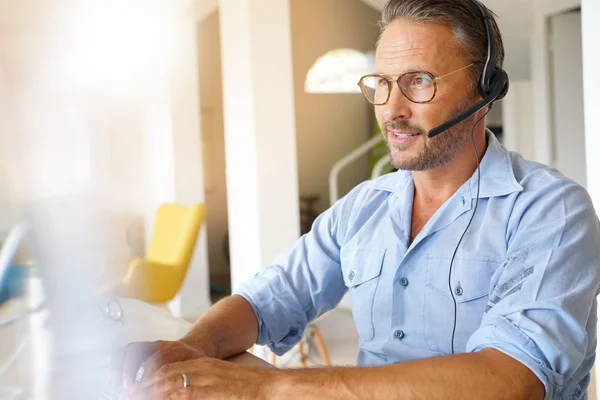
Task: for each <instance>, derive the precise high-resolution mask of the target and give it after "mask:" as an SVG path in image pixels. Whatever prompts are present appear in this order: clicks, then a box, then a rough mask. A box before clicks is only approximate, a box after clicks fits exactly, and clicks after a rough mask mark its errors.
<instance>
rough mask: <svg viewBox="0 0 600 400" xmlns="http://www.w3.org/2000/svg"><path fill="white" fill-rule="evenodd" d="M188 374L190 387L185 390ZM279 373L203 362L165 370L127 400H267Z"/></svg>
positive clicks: (179, 364) (133, 390)
mask: <svg viewBox="0 0 600 400" xmlns="http://www.w3.org/2000/svg"><path fill="white" fill-rule="evenodd" d="M182 373H183V374H186V375H187V376H188V379H189V386H188V387H186V388H184V387H183V377H182V375H181V374H182ZM276 374H278V371H276V370H269V369H263V368H258V367H247V366H241V365H236V364H232V363H230V362H227V361H221V360H217V359H212V358H200V359H196V360H191V361H184V362H177V363H174V364H169V365H164V366H162V367H161V368H160V369H159V370H158V371H157V372H156V373H154V374H153V375H152V376H150V377H148V379H144V380H143V381H142V382H139V383H136V384H134V385H133V386H132V387H131V388H130V389H129V390H127V391H126V392H125V393H124V395H123V397H122V398H124V399H126V400H180V399H181V400H183V399H185V400H199V399H224V400H225V399H227V400H230V399H267V398H271V396H270V395H271V384H272V383H273V382H274V377H275V375H276Z"/></svg>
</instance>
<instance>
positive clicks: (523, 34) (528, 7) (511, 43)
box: [362, 0, 534, 80]
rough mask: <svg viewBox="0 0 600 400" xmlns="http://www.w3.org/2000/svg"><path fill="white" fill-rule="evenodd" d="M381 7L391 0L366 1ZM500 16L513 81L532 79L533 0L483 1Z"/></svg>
mask: <svg viewBox="0 0 600 400" xmlns="http://www.w3.org/2000/svg"><path fill="white" fill-rule="evenodd" d="M362 1H364V2H365V3H367V4H369V5H371V6H372V7H374V8H375V9H377V10H381V9H382V8H383V5H384V4H385V3H386V1H387V0H362ZM482 2H483V3H484V4H485V5H486V6H488V8H489V9H490V10H492V11H493V12H494V13H496V15H498V23H499V24H500V30H501V31H502V35H503V37H504V45H505V47H506V62H505V69H506V70H507V72H508V74H509V75H510V77H511V78H512V79H513V80H520V79H529V78H530V75H531V72H530V64H531V56H530V53H531V48H530V43H531V40H530V38H531V35H532V33H533V32H532V30H533V16H534V14H533V1H523V0H482Z"/></svg>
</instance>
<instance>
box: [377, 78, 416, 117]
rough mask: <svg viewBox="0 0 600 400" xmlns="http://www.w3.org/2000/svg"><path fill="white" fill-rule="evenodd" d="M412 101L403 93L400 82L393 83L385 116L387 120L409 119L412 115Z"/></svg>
mask: <svg viewBox="0 0 600 400" xmlns="http://www.w3.org/2000/svg"><path fill="white" fill-rule="evenodd" d="M412 104H413V103H412V102H411V101H410V100H409V99H408V98H406V96H405V95H404V94H403V93H402V91H401V90H400V88H399V87H398V84H397V83H396V82H393V83H392V85H391V92H390V99H389V101H388V103H387V104H386V105H384V107H385V110H384V112H383V116H384V118H385V119H386V120H387V121H396V120H407V119H409V118H410V117H411V116H412V111H411V106H412Z"/></svg>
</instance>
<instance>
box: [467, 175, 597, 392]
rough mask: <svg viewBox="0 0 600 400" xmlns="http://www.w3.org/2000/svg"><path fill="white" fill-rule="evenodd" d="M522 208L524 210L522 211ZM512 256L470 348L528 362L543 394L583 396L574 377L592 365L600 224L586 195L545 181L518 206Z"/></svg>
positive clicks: (511, 235)
mask: <svg viewBox="0 0 600 400" xmlns="http://www.w3.org/2000/svg"><path fill="white" fill-rule="evenodd" d="M519 210H522V211H519ZM514 214H515V215H518V216H519V217H518V218H519V220H518V221H514V224H513V225H512V226H509V229H508V230H507V233H506V235H507V243H508V253H507V254H508V257H507V259H506V260H505V262H504V264H503V266H502V267H501V268H500V269H499V270H498V272H497V273H496V274H495V275H494V277H493V278H492V285H491V288H490V294H489V299H488V307H487V311H486V312H485V314H484V316H483V319H482V324H481V327H480V328H479V329H478V330H477V331H476V332H475V333H474V334H473V335H472V336H471V338H470V339H469V341H468V343H467V349H466V350H467V352H476V351H480V350H482V349H484V348H495V349H497V350H499V351H501V352H503V353H505V354H507V355H509V356H511V357H512V358H514V359H516V360H518V361H520V362H521V363H522V364H524V365H525V366H527V367H528V368H529V369H530V370H531V371H532V372H533V373H534V374H535V375H536V376H537V377H538V378H539V379H540V380H541V381H542V383H543V384H544V386H545V389H546V396H545V398H546V399H560V398H577V397H579V396H581V395H582V391H583V390H582V388H580V387H579V384H578V383H579V382H581V381H582V380H584V381H585V379H586V377H585V376H575V374H576V373H577V371H578V370H579V368H580V366H581V365H582V364H584V363H589V365H590V368H591V365H592V364H593V362H594V354H595V346H596V333H595V321H596V315H595V314H596V296H597V295H598V287H599V283H600V251H599V247H600V245H599V243H600V228H599V223H598V218H597V216H596V213H595V212H594V208H593V206H592V203H591V200H590V198H589V196H588V194H587V193H586V192H585V190H583V189H582V188H580V187H579V186H577V185H575V184H566V185H565V184H564V181H563V182H562V184H561V185H559V184H558V183H557V184H553V185H548V186H547V188H546V189H545V190H543V191H542V192H540V193H538V197H537V198H535V199H531V201H530V202H528V203H527V204H520V205H518V206H517V207H516V210H515V213H514Z"/></svg>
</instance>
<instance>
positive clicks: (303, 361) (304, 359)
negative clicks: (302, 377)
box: [298, 340, 306, 368]
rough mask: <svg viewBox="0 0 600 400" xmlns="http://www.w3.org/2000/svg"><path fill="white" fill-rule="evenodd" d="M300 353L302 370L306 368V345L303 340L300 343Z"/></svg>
mask: <svg viewBox="0 0 600 400" xmlns="http://www.w3.org/2000/svg"><path fill="white" fill-rule="evenodd" d="M298 352H299V353H300V364H301V365H302V368H306V354H304V343H303V342H302V340H300V341H299V342H298Z"/></svg>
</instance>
